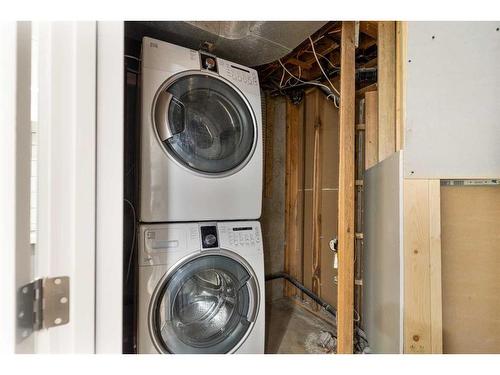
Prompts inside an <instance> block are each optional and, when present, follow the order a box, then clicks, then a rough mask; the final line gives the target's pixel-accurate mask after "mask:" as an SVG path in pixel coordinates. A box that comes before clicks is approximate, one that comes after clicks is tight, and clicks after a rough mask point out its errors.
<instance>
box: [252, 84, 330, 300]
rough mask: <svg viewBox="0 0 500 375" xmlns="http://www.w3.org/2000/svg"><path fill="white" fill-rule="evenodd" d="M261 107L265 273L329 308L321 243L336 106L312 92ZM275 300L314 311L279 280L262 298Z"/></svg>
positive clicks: (326, 232)
mask: <svg viewBox="0 0 500 375" xmlns="http://www.w3.org/2000/svg"><path fill="white" fill-rule="evenodd" d="M266 108H267V109H266V112H267V116H266V119H267V121H266V122H267V126H266V127H267V129H266V132H265V133H266V137H265V140H264V142H265V151H264V153H265V167H264V181H265V182H264V192H263V211H262V217H261V225H262V231H263V238H264V245H265V249H264V257H265V269H266V274H269V273H273V272H279V271H283V270H285V271H287V272H289V273H290V274H291V275H292V276H294V277H296V278H297V279H298V280H300V281H301V282H302V283H303V284H304V285H305V286H306V287H308V288H309V289H311V290H313V291H314V292H315V293H316V294H318V295H319V296H320V297H321V298H323V299H324V300H326V301H327V302H328V303H330V304H331V305H332V306H336V304H337V284H336V276H337V272H336V269H335V265H334V253H333V251H332V250H331V249H330V246H329V242H330V240H331V239H333V238H336V237H337V226H338V222H337V217H338V166H339V160H338V155H339V152H338V148H339V120H338V109H337V108H335V106H334V104H333V102H331V101H329V100H327V99H326V97H325V96H324V95H323V94H322V93H321V92H320V91H318V90H316V89H314V90H310V91H308V92H307V93H306V94H305V96H304V99H303V100H302V101H301V103H300V104H297V105H296V104H292V103H291V102H290V101H289V100H288V99H285V98H283V97H277V98H268V100H267V104H266ZM293 181H295V183H293ZM283 296H288V297H299V299H302V298H303V299H304V301H305V302H306V303H308V304H310V307H311V308H313V309H317V306H315V304H314V303H312V301H310V300H309V299H308V298H307V297H306V296H303V295H302V293H299V292H298V290H297V289H295V288H294V287H290V286H289V285H288V286H286V285H285V284H284V282H283V281H282V280H274V281H272V282H268V283H267V284H266V298H267V301H272V300H275V299H277V298H281V297H283Z"/></svg>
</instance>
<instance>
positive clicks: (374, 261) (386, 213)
mask: <svg viewBox="0 0 500 375" xmlns="http://www.w3.org/2000/svg"><path fill="white" fill-rule="evenodd" d="M402 178H403V176H402V152H401V151H400V152H397V153H395V154H393V155H392V156H390V157H388V158H387V159H385V160H384V161H382V162H380V163H378V164H376V165H374V166H373V167H371V168H370V169H368V170H367V171H366V172H365V176H364V189H365V209H364V225H365V227H364V245H365V247H364V251H363V265H364V276H363V285H364V289H363V304H362V306H363V322H364V323H363V325H364V329H365V331H366V334H367V337H368V342H369V343H370V348H371V349H372V351H373V352H374V353H401V352H402V351H403V235H402V231H403V211H402V210H403V203H402V189H403V187H402V181H403V179H402Z"/></svg>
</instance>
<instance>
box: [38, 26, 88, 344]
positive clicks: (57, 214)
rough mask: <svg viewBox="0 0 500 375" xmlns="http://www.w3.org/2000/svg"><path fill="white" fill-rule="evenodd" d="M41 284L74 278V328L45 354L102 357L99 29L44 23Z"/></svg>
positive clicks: (42, 340)
mask: <svg viewBox="0 0 500 375" xmlns="http://www.w3.org/2000/svg"><path fill="white" fill-rule="evenodd" d="M38 28H39V34H38V35H39V39H38V46H39V48H38V49H39V83H38V87H39V106H38V107H39V109H38V114H39V116H38V150H39V151H38V236H37V237H38V238H37V244H36V246H35V249H36V250H35V278H41V277H54V276H69V278H70V321H69V323H68V324H66V325H63V326H60V327H56V328H51V329H48V330H41V331H39V332H38V334H37V335H36V348H35V350H36V352H37V353H94V351H95V343H94V340H95V337H94V336H95V334H94V326H95V321H94V311H95V185H96V180H95V176H96V167H95V153H96V125H95V124H96V101H95V97H96V28H97V26H96V22H40V23H39V24H38Z"/></svg>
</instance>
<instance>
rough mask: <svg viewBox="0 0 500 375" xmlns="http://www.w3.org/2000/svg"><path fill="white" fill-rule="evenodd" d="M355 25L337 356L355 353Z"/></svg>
mask: <svg viewBox="0 0 500 375" xmlns="http://www.w3.org/2000/svg"><path fill="white" fill-rule="evenodd" d="M354 28H355V27H354V22H351V21H344V22H342V40H341V47H340V49H341V60H340V61H341V62H340V66H341V75H340V94H341V100H340V135H339V143H340V146H339V231H338V240H339V248H338V254H339V255H338V257H339V271H338V292H337V293H338V306H337V309H338V314H337V337H338V345H337V352H338V353H352V351H353V313H354V306H353V305H354V195H355V194H354V178H355V176H354V168H355V160H354V159H355V158H354V153H355V149H354V142H355V119H354V111H355V105H354V100H355V46H354V38H355V35H354V34H355V32H354Z"/></svg>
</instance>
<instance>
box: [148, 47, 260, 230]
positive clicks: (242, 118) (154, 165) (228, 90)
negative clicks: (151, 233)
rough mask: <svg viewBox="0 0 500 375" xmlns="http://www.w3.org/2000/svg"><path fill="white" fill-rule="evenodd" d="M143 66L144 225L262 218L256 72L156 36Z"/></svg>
mask: <svg viewBox="0 0 500 375" xmlns="http://www.w3.org/2000/svg"><path fill="white" fill-rule="evenodd" d="M141 64H142V65H141V71H142V94H141V97H142V101H141V102H142V104H141V106H142V111H141V112H142V114H141V129H142V130H141V182H140V189H141V201H140V202H141V207H140V220H141V221H142V222H172V221H203V220H239V219H244V220H245V219H258V218H259V217H260V214H261V204H262V201H261V200H262V198H261V195H262V115H261V97H260V88H259V81H258V76H257V72H256V71H255V70H253V69H250V68H247V67H245V66H242V65H238V64H235V63H232V62H230V61H226V60H223V59H219V58H217V57H215V56H212V55H209V54H205V53H203V52H199V51H194V50H190V49H187V48H183V47H179V46H176V45H173V44H170V43H166V42H162V41H158V40H155V39H151V38H144V39H143V42H142V63H141Z"/></svg>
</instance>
